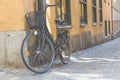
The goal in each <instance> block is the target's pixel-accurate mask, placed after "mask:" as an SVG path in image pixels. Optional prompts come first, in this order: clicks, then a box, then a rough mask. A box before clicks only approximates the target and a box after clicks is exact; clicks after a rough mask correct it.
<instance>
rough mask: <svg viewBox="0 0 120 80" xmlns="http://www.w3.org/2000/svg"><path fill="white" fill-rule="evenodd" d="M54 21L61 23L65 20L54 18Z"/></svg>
mask: <svg viewBox="0 0 120 80" xmlns="http://www.w3.org/2000/svg"><path fill="white" fill-rule="evenodd" d="M55 22H56V24H63V23H64V22H65V21H64V20H62V19H56V20H55Z"/></svg>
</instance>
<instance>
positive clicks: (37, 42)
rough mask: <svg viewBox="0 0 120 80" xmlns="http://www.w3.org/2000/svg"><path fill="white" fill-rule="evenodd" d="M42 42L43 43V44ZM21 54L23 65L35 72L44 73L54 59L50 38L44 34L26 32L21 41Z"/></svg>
mask: <svg viewBox="0 0 120 80" xmlns="http://www.w3.org/2000/svg"><path fill="white" fill-rule="evenodd" d="M43 43H44V44H43ZM21 56H22V59H23V62H24V64H25V66H26V67H27V68H28V69H30V70H31V71H33V72H35V73H40V74H41V73H44V72H46V71H48V70H49V69H50V67H51V66H52V64H53V61H54V59H55V50H54V47H53V44H52V42H51V40H50V39H49V38H48V37H47V36H45V39H43V38H41V36H40V35H35V34H34V32H33V33H30V34H28V35H27V36H26V37H25V39H24V40H23V42H22V46H21Z"/></svg>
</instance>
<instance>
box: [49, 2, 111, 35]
mask: <svg viewBox="0 0 120 80" xmlns="http://www.w3.org/2000/svg"><path fill="white" fill-rule="evenodd" d="M96 1H97V24H96V25H93V24H92V0H87V16H88V24H87V25H86V26H85V27H80V3H79V0H71V21H72V25H73V28H72V29H70V34H71V36H75V35H78V34H81V33H83V32H86V31H91V33H92V36H95V35H98V34H101V33H102V34H104V20H110V21H111V0H109V3H110V4H109V5H108V3H107V2H105V1H104V0H102V2H103V23H102V24H100V21H99V0H96ZM53 2H54V1H53ZM51 14H54V15H55V13H54V10H53V9H51ZM54 19H55V17H54V18H52V20H54ZM53 23H54V22H53ZM53 25H54V24H53ZM51 27H52V26H51ZM55 29H56V28H52V31H54V30H55ZM111 32H112V29H111Z"/></svg>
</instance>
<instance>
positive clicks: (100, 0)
mask: <svg viewBox="0 0 120 80" xmlns="http://www.w3.org/2000/svg"><path fill="white" fill-rule="evenodd" d="M99 8H102V0H99Z"/></svg>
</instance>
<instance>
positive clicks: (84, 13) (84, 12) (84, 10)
mask: <svg viewBox="0 0 120 80" xmlns="http://www.w3.org/2000/svg"><path fill="white" fill-rule="evenodd" d="M86 1H87V0H83V2H80V24H87V3H86Z"/></svg>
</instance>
